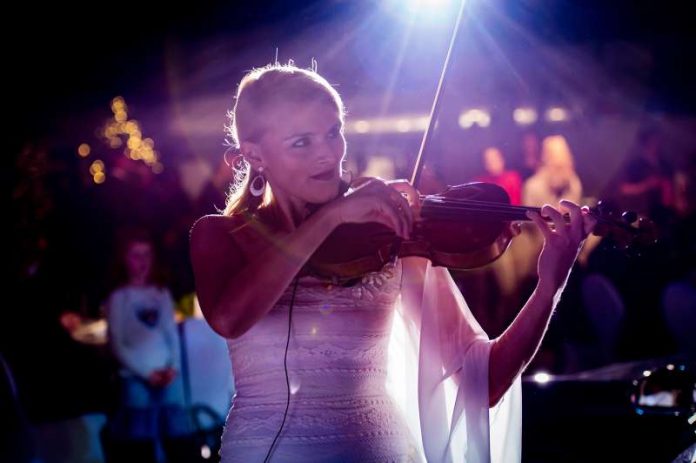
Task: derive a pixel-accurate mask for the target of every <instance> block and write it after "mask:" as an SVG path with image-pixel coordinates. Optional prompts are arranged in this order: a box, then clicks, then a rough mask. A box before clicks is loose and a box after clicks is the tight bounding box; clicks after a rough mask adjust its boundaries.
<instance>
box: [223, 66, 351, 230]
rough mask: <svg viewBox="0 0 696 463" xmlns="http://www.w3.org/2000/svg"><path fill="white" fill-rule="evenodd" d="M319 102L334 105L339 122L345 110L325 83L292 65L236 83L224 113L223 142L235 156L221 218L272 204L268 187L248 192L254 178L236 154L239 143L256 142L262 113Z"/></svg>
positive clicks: (266, 68) (313, 73)
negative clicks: (230, 105)
mask: <svg viewBox="0 0 696 463" xmlns="http://www.w3.org/2000/svg"><path fill="white" fill-rule="evenodd" d="M308 101H322V102H326V103H329V104H331V105H335V106H336V108H338V111H339V114H340V117H341V118H343V116H344V114H345V108H344V106H343V101H342V100H341V96H340V95H339V94H338V92H337V91H336V89H334V88H333V87H332V86H331V84H329V82H328V81H327V80H326V79H324V78H323V77H322V76H320V75H319V74H318V73H317V72H316V65H315V64H314V63H313V68H312V69H302V68H298V67H297V66H295V65H294V64H293V63H292V62H290V63H288V64H279V63H276V64H269V65H267V66H264V67H260V68H255V69H252V70H251V71H249V72H248V73H247V74H246V75H245V76H244V77H243V78H242V80H241V82H240V83H239V87H238V88H237V95H236V96H235V104H234V108H233V109H232V110H231V111H229V112H228V113H227V117H228V121H229V123H228V125H227V126H225V132H226V133H227V137H226V139H225V141H226V143H227V145H228V146H229V147H230V149H229V152H232V153H234V154H236V156H234V160H233V162H232V165H231V166H230V167H231V168H233V169H234V180H233V182H232V185H231V186H230V189H229V192H228V194H227V202H226V204H225V209H224V210H223V211H222V213H223V215H226V216H231V215H234V214H237V213H240V212H251V213H253V212H254V211H256V210H257V209H260V208H264V207H266V206H268V205H269V204H270V203H271V201H272V200H273V192H272V190H271V187H270V185H269V184H268V183H266V190H265V192H264V194H263V195H262V196H260V197H255V196H253V195H251V193H250V192H249V183H250V182H251V181H252V180H253V179H254V178H255V177H256V176H257V175H258V172H256V171H255V170H254V169H252V168H251V165H250V164H249V162H247V161H246V160H245V159H244V158H243V156H242V154H241V153H240V151H239V149H240V145H241V143H242V142H243V141H251V142H258V141H259V140H260V139H261V137H262V136H263V134H264V132H265V130H266V127H265V126H264V117H263V114H264V111H267V110H268V109H269V108H271V107H273V106H274V105H276V104H278V103H279V102H292V103H306V102H308Z"/></svg>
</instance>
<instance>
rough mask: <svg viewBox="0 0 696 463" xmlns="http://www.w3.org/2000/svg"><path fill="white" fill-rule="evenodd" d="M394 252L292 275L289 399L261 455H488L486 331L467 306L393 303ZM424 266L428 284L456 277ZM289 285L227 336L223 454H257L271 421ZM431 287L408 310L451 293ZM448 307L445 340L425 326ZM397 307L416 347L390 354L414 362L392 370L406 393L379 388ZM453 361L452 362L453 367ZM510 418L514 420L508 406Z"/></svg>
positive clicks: (342, 458) (276, 412)
mask: <svg viewBox="0 0 696 463" xmlns="http://www.w3.org/2000/svg"><path fill="white" fill-rule="evenodd" d="M400 262H401V261H399V262H398V263H397V264H396V265H389V266H386V267H385V268H384V269H383V270H382V271H381V272H378V273H375V274H370V275H368V276H367V277H365V278H363V279H362V281H361V282H359V283H358V284H356V285H353V286H350V287H342V286H332V285H329V284H327V283H326V282H322V281H321V280H319V279H316V278H313V277H303V278H300V280H299V284H298V285H297V290H296V293H295V296H294V302H293V307H292V328H291V332H290V343H289V349H288V360H287V364H288V372H289V381H290V391H291V396H290V407H289V411H288V415H287V419H286V422H285V425H284V427H283V431H282V433H281V434H280V437H279V438H278V441H277V442H276V445H275V446H274V450H273V453H272V455H271V458H270V461H272V462H309V461H311V462H347V463H348V462H424V461H426V459H427V461H428V462H446V461H468V462H479V461H480V462H484V461H489V454H490V453H489V431H488V393H487V390H488V382H487V373H488V370H487V365H488V346H489V343H488V341H487V338H485V334H482V333H483V332H482V331H481V330H480V327H478V324H477V323H476V322H475V320H473V317H471V315H470V313H469V314H467V315H465V316H460V315H456V314H457V313H460V312H459V310H455V311H451V310H448V309H447V308H446V307H445V309H444V310H443V312H442V313H440V314H438V315H437V316H436V317H435V318H432V317H431V316H423V317H422V319H420V320H413V317H414V315H413V314H411V315H408V314H404V313H403V312H404V311H402V310H398V311H397V310H395V307H397V306H398V305H399V304H398V300H399V293H400V289H401V281H402V280H401V275H402V265H401V263H400ZM443 272H444V273H443ZM427 274H428V275H427V277H426V288H427V287H429V286H432V289H436V287H437V286H438V285H441V284H452V285H454V283H453V282H451V279H449V280H448V278H449V274H448V273H447V271H446V270H444V269H433V268H431V267H430V266H428V272H427ZM445 275H446V276H445ZM293 286H294V285H291V286H290V287H289V288H288V289H287V290H286V291H285V293H284V294H283V295H282V297H281V298H280V299H279V300H278V302H277V303H276V305H275V306H274V307H273V309H271V311H270V312H269V313H268V314H267V316H266V317H264V318H263V319H262V320H260V321H259V322H258V323H256V325H254V326H253V327H252V328H251V329H250V330H249V331H248V332H246V333H245V334H244V335H243V336H241V337H239V338H237V339H234V340H228V346H229V350H230V355H231V359H232V364H233V365H234V368H235V380H236V388H237V395H236V397H235V399H234V402H233V406H232V409H231V411H230V413H229V415H228V418H227V424H226V427H225V431H224V433H223V437H222V448H221V456H222V461H223V462H224V463H234V462H262V461H263V460H264V458H265V456H266V454H267V452H268V450H269V448H270V446H271V443H272V442H273V439H274V437H275V436H276V433H277V432H278V430H279V429H280V426H281V422H282V419H283V412H284V410H285V404H286V394H287V393H286V390H287V389H286V380H285V372H284V368H283V357H284V352H285V345H286V340H287V335H288V315H289V313H288V312H289V307H290V304H291V301H292V299H293ZM455 288H456V287H455ZM433 296H434V295H433V294H431V290H426V291H425V296H424V298H423V299H424V300H423V304H422V307H420V308H418V310H421V309H422V310H423V311H424V312H423V313H424V314H425V310H426V309H428V308H429V307H430V306H432V304H437V305H440V306H443V307H444V306H445V305H446V304H448V303H449V304H451V303H452V301H450V300H449V299H448V298H439V300H438V298H437V297H435V299H433ZM450 299H451V298H450ZM455 302H457V301H455ZM461 302H462V303H463V300H462V301H461ZM441 309H442V307H441ZM466 311H467V312H468V309H466ZM448 313H452V314H455V316H454V318H455V319H456V323H454V324H453V323H452V319H450V320H447V324H448V325H450V327H451V328H453V330H450V329H449V328H447V331H449V332H448V333H446V334H445V337H446V338H448V339H447V340H443V339H442V334H443V332H442V329H434V328H435V326H436V325H437V324H438V323H440V321H437V320H438V319H439V318H440V317H441V316H442V315H443V314H448ZM395 314H396V315H397V318H401V317H402V315H403V319H404V320H407V322H406V324H407V325H409V328H408V329H407V330H406V331H408V332H409V333H410V334H409V335H407V336H406V338H408V339H410V340H411V342H410V344H411V347H415V349H411V350H410V351H411V353H412V355H411V358H410V359H405V358H404V356H406V355H407V351H408V350H409V346H406V345H402V346H397V347H396V348H397V352H398V356H399V359H400V361H401V363H402V365H403V364H404V363H405V364H406V365H407V367H410V369H411V370H413V371H415V372H416V374H415V375H413V376H411V378H410V379H407V375H405V376H404V377H403V378H401V379H397V381H400V383H401V384H403V383H404V382H405V381H408V382H409V383H408V385H411V386H413V387H410V388H406V389H409V390H411V391H413V392H412V393H405V394H402V395H400V396H399V397H398V398H395V396H394V394H392V393H391V392H390V391H389V390H388V388H387V374H388V369H389V366H390V364H389V360H390V356H389V353H390V352H389V348H390V339H391V335H392V331H393V326H395V325H394V318H395ZM415 316H416V317H417V316H418V315H415ZM421 327H422V329H421ZM409 336H410V337H409ZM465 338H468V339H465ZM443 342H450V343H452V342H454V343H456V344H457V345H458V346H460V347H461V349H459V350H456V349H450V348H449V347H447V346H443V345H442V343H443ZM418 347H420V349H418ZM472 354H475V355H472ZM443 356H446V357H448V359H444V358H443ZM438 358H442V359H441V360H438ZM451 362H458V363H460V364H461V366H460V367H458V368H452V363H451ZM407 369H408V368H407ZM448 370H450V371H448ZM457 375H465V376H466V377H462V379H461V380H460V381H458V384H459V386H456V387H455V389H453V391H454V395H453V396H452V397H453V400H454V402H452V403H449V404H448V403H447V400H446V397H445V396H446V394H445V393H444V388H443V385H444V381H443V380H444V378H445V377H449V378H450V379H452V378H456V377H457ZM392 381H393V378H392ZM450 402H451V401H450ZM508 402H509V401H508ZM413 412H415V414H414V413H413ZM419 415H420V416H419ZM414 417H415V419H414ZM464 417H466V419H460V418H464ZM506 417H507V415H506ZM505 421H506V424H509V423H510V421H509V420H507V418H506V419H505ZM512 424H513V425H515V424H517V425H519V423H517V421H516V417H514V416H513V421H512ZM451 428H452V429H451ZM455 431H456V432H455ZM517 431H518V432H517V435H513V436H512V439H506V445H507V446H509V444H510V443H513V444H515V442H518V441H519V429H518V430H517ZM462 433H463V434H462ZM457 434H460V435H463V436H464V437H463V438H462V437H461V436H460V437H457ZM513 434H514V433H513ZM507 437H508V438H509V437H510V436H507ZM467 439H468V442H467ZM516 447H517V448H516V449H515V448H514V446H513V449H512V457H510V456H509V455H507V454H509V453H510V451H509V450H505V451H504V452H502V453H504V454H505V452H507V454H505V455H507V456H508V458H507V459H504V460H501V461H518V460H519V444H518V443H517V444H516ZM505 448H507V447H505ZM493 453H494V454H495V453H496V451H495V450H493ZM498 453H500V452H498ZM452 458H453V459H452Z"/></svg>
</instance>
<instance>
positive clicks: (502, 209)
mask: <svg viewBox="0 0 696 463" xmlns="http://www.w3.org/2000/svg"><path fill="white" fill-rule="evenodd" d="M527 211H534V212H537V213H539V212H540V211H541V209H540V208H538V207H527V206H511V205H509V204H501V203H495V202H486V201H473V200H464V199H461V200H460V199H444V198H443V199H440V198H428V199H427V200H426V201H424V202H423V206H422V209H421V216H423V217H425V218H431V219H439V220H448V219H452V220H456V219H458V218H471V219H476V220H491V221H510V222H512V221H520V220H530V219H529V217H527Z"/></svg>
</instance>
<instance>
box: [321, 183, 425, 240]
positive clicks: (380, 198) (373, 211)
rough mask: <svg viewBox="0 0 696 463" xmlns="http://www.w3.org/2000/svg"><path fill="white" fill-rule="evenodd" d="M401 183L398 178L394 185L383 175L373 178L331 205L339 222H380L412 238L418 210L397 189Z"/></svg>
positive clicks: (403, 235)
mask: <svg viewBox="0 0 696 463" xmlns="http://www.w3.org/2000/svg"><path fill="white" fill-rule="evenodd" d="M398 185H399V183H398V182H394V186H390V185H389V184H387V183H385V182H384V181H383V180H381V179H379V178H372V179H369V180H367V181H365V182H364V183H362V184H360V186H358V187H357V188H354V189H351V190H349V191H348V192H347V193H345V194H344V195H343V196H342V197H340V198H338V199H337V200H335V201H332V202H331V203H329V204H327V207H328V208H329V211H331V212H332V213H333V214H335V217H336V219H337V222H338V223H339V224H343V223H366V222H377V223H381V224H383V225H385V226H387V227H389V228H391V229H393V230H394V231H395V232H396V234H397V235H399V236H401V237H402V238H404V239H408V238H409V237H410V234H411V230H412V229H413V221H414V213H413V210H412V209H411V206H410V205H409V202H408V200H407V199H406V198H405V197H404V196H403V195H402V194H401V193H400V192H399V191H397V186H398Z"/></svg>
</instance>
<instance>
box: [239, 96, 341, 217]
mask: <svg viewBox="0 0 696 463" xmlns="http://www.w3.org/2000/svg"><path fill="white" fill-rule="evenodd" d="M258 117H263V118H264V119H263V121H264V122H263V123H264V127H265V131H264V134H263V136H262V137H261V139H260V141H259V142H258V143H250V144H248V145H247V148H248V149H249V150H251V152H252V153H251V154H252V157H257V158H258V161H257V163H255V162H252V165H253V167H254V168H255V169H257V170H258V167H263V168H264V170H263V173H264V175H265V176H266V178H267V179H268V181H269V183H270V184H271V187H272V189H273V194H274V196H276V198H278V200H279V201H283V200H284V201H289V202H290V204H292V205H293V207H296V208H299V210H301V208H303V207H304V206H305V205H306V204H307V203H314V204H323V203H326V202H328V201H330V200H332V199H333V198H335V197H336V196H337V195H338V192H339V188H340V182H341V161H342V159H343V157H344V155H345V151H346V140H345V138H344V136H343V119H342V117H341V114H340V112H339V110H338V108H337V107H336V105H332V104H330V103H327V102H322V101H312V102H305V103H295V102H279V103H278V104H276V105H275V106H273V107H272V108H269V109H268V110H266V111H264V112H263V114H260V115H258ZM243 149H244V147H243ZM254 155H255V156H254Z"/></svg>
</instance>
